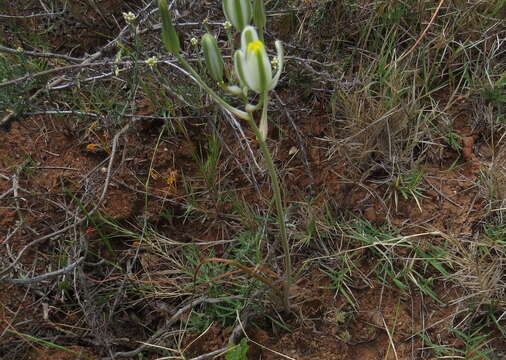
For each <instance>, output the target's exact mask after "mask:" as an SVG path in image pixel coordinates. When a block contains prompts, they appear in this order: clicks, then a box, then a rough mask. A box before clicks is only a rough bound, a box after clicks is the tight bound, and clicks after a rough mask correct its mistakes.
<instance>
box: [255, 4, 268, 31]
mask: <svg viewBox="0 0 506 360" xmlns="http://www.w3.org/2000/svg"><path fill="white" fill-rule="evenodd" d="M266 22H267V18H266V16H265V6H264V0H255V1H254V3H253V23H254V24H255V26H256V27H257V28H258V29H259V30H260V31H262V30H263V28H264V26H265V24H266Z"/></svg>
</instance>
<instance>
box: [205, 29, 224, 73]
mask: <svg viewBox="0 0 506 360" xmlns="http://www.w3.org/2000/svg"><path fill="white" fill-rule="evenodd" d="M202 48H203V50H204V57H205V58H206V66H207V71H208V72H209V75H211V77H212V78H213V80H214V81H216V82H222V81H223V58H222V56H221V52H220V49H219V48H218V43H217V41H216V38H215V37H214V36H213V35H211V34H209V33H207V34H204V36H202Z"/></svg>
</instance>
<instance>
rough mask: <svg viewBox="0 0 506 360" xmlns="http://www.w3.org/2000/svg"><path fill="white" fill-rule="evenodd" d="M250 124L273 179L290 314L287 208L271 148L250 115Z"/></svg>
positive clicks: (285, 295)
mask: <svg viewBox="0 0 506 360" xmlns="http://www.w3.org/2000/svg"><path fill="white" fill-rule="evenodd" d="M268 100H269V98H268V95H267V94H264V103H263V104H262V105H263V108H262V118H264V116H265V120H266V121H267V107H268V106H269V101H268ZM247 121H248V124H249V125H250V126H251V128H252V129H253V131H254V133H255V136H256V138H257V141H258V144H259V145H260V150H261V151H262V153H263V155H264V158H265V163H266V165H267V171H268V173H269V176H270V178H271V186H272V193H273V196H274V202H275V204H276V211H277V215H278V223H279V230H280V232H281V244H282V246H283V252H284V256H285V281H284V283H283V298H282V300H283V306H284V307H285V310H286V311H287V312H290V298H289V291H290V286H291V282H292V259H291V258H290V246H289V244H288V236H287V234H286V224H285V208H284V206H283V202H282V200H281V189H280V186H279V177H278V173H277V171H276V167H275V165H274V161H273V160H272V156H271V153H270V151H269V148H268V147H267V143H266V141H265V140H264V138H263V136H262V133H261V132H260V129H259V128H258V126H257V124H256V123H255V120H254V119H253V115H252V114H249V117H248V119H247Z"/></svg>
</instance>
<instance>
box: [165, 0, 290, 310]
mask: <svg viewBox="0 0 506 360" xmlns="http://www.w3.org/2000/svg"><path fill="white" fill-rule="evenodd" d="M158 4H159V8H160V14H161V18H162V33H161V37H162V42H163V44H164V46H165V48H166V50H167V51H168V52H170V53H171V54H172V55H174V56H175V57H176V59H177V60H178V61H179V62H180V63H181V65H182V66H183V67H184V68H185V69H186V71H188V72H189V73H190V74H191V75H192V77H193V80H194V81H195V82H196V83H197V84H198V85H199V86H200V87H201V88H203V89H204V90H205V91H206V92H207V93H208V94H209V95H210V96H211V98H212V99H213V100H214V101H215V102H216V103H218V104H219V105H220V106H222V107H223V108H224V109H225V110H227V111H229V112H230V113H232V114H233V115H234V116H236V117H238V118H240V119H243V120H246V121H247V122H248V124H249V126H250V127H251V129H252V130H253V132H254V133H255V136H256V139H257V141H258V144H259V146H260V150H261V151H262V153H263V156H264V159H265V163H266V168H267V171H268V174H269V177H270V180H271V186H272V190H273V195H274V201H275V205H276V211H277V219H278V223H279V228H280V236H281V244H282V247H283V252H284V260H285V275H284V279H283V281H282V285H281V287H282V290H281V291H280V295H281V298H282V301H283V305H284V307H285V309H286V310H287V311H289V309H290V304H289V289H290V285H291V281H292V264H291V258H290V249H289V243H288V236H287V233H286V225H285V208H284V205H283V201H282V198H281V188H280V183H279V177H278V174H277V170H276V168H275V165H274V162H273V160H272V156H271V153H270V152H269V148H268V147H267V143H266V139H267V135H268V114H267V110H268V107H269V92H270V91H271V90H272V89H274V88H275V87H276V85H277V83H278V81H279V77H280V75H281V72H282V70H283V62H284V60H283V47H282V44H281V42H280V41H276V42H275V48H276V51H277V57H275V58H274V59H273V60H272V62H271V60H270V59H269V56H268V54H267V51H266V48H265V43H264V27H265V24H266V14H265V9H264V2H263V0H254V3H253V5H252V3H251V0H224V1H223V12H224V14H225V17H226V19H227V21H226V22H225V23H224V24H223V25H224V27H225V30H226V31H227V33H228V34H229V38H231V39H233V35H234V34H232V33H231V29H232V28H233V29H235V32H236V33H240V48H239V49H237V50H235V52H234V53H233V57H232V58H233V63H234V71H233V73H232V74H225V71H224V61H223V56H222V54H221V51H220V48H219V47H218V42H217V39H216V37H215V36H214V35H213V34H211V33H206V34H205V35H204V36H203V37H202V39H201V45H202V49H203V52H204V57H205V63H206V68H207V71H208V73H209V76H210V77H211V79H212V80H213V81H215V84H213V85H212V86H210V85H209V84H207V83H206V82H205V81H204V80H203V79H202V77H201V76H200V75H199V74H198V73H197V71H195V69H194V68H193V67H192V66H191V65H190V64H189V63H188V61H186V59H185V58H184V57H183V55H182V53H181V45H180V41H179V36H178V34H177V32H176V29H175V27H174V24H173V22H172V16H171V12H170V10H169V7H168V5H167V0H158ZM252 22H253V23H252ZM230 43H231V44H233V41H230ZM273 68H274V69H273ZM226 75H227V76H226ZM250 91H252V92H254V93H256V94H258V97H259V102H258V103H257V104H251V103H250V102H249V101H248V95H249V93H250ZM220 93H226V94H229V95H234V96H236V97H237V98H238V99H239V100H241V101H242V102H243V103H244V110H241V109H239V108H237V107H236V106H234V105H231V104H230V103H228V102H227V101H225V100H224V99H223V97H222V96H220ZM259 109H261V110H262V112H261V117H260V124H259V125H258V126H257V123H256V122H255V119H254V117H253V113H254V112H255V111H256V110H259ZM227 262H228V263H230V264H235V265H237V262H235V261H231V260H230V261H227ZM244 268H246V267H244ZM246 269H248V268H246ZM243 270H244V271H247V272H250V273H251V270H245V269H243ZM256 278H258V279H260V280H262V278H261V277H259V276H256ZM264 280H266V281H264V283H266V284H267V285H269V286H271V287H273V288H275V287H274V286H273V284H272V282H270V281H267V279H266V278H264ZM262 281H263V280H262Z"/></svg>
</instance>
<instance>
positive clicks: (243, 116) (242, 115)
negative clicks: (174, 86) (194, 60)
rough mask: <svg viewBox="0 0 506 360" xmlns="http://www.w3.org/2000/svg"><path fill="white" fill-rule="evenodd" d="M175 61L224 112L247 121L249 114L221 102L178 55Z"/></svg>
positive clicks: (223, 101)
mask: <svg viewBox="0 0 506 360" xmlns="http://www.w3.org/2000/svg"><path fill="white" fill-rule="evenodd" d="M176 58H177V60H178V61H179V62H180V63H181V65H183V67H184V68H185V70H186V71H188V72H189V73H190V74H191V75H192V76H193V78H194V79H195V81H196V82H197V83H198V84H199V85H200V86H201V87H202V88H203V89H204V90H205V91H206V92H207V93H208V94H209V95H211V97H212V98H213V100H214V101H216V102H217V103H218V104H219V105H220V106H222V107H224V108H225V109H226V110H228V111H230V112H231V113H232V114H234V115H236V116H238V117H240V118H241V119H244V120H247V119H248V116H249V114H248V113H247V112H245V111H242V110H239V109H237V108H235V107H233V106H232V105H230V104H229V103H227V102H226V101H225V100H223V99H222V98H221V97H220V96H219V95H218V94H217V93H216V92H215V91H214V90H213V89H211V88H210V87H209V86H208V85H207V84H206V83H205V81H204V80H202V78H201V77H200V75H199V74H198V73H197V72H196V71H195V70H194V69H193V67H192V66H191V65H190V64H189V63H188V62H187V61H186V60H185V59H184V58H183V57H182V56H181V55H180V54H177V55H176Z"/></svg>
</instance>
